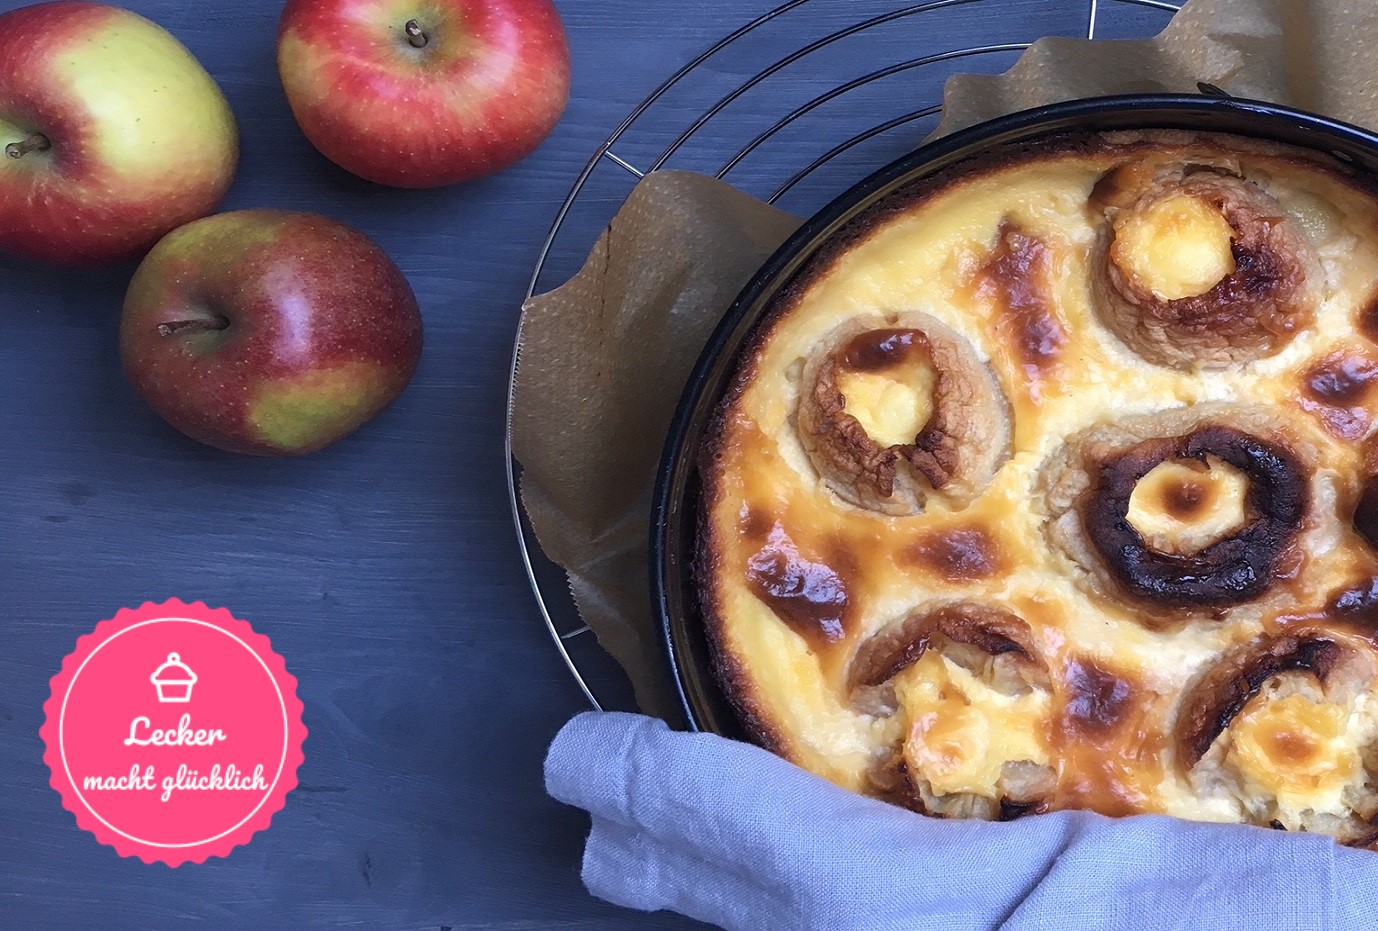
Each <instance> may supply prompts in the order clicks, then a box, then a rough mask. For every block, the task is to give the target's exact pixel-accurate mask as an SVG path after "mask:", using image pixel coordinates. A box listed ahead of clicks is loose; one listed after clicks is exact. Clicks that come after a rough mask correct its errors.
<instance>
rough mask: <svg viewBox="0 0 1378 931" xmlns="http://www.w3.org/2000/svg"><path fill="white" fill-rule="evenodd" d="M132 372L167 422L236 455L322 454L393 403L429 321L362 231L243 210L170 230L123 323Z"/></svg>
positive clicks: (146, 264)
mask: <svg viewBox="0 0 1378 931" xmlns="http://www.w3.org/2000/svg"><path fill="white" fill-rule="evenodd" d="M120 355H121V357H122V359H123V361H124V369H125V372H126V373H127V374H128V375H129V379H130V381H132V382H133V383H134V387H135V388H136V389H138V391H139V393H140V394H142V395H143V396H144V398H145V400H147V401H148V403H149V404H150V405H151V406H152V407H153V409H154V410H155V411H157V412H158V413H159V414H160V415H162V417H163V419H165V420H166V421H167V422H168V423H170V424H172V425H173V426H174V427H176V428H177V429H179V430H181V431H182V432H183V433H185V434H186V435H187V436H190V437H191V438H192V439H196V440H200V441H201V442H203V443H209V444H210V445H211V446H217V447H219V448H220V449H226V450H229V451H231V452H240V453H257V454H260V455H267V456H273V455H278V456H286V455H295V454H299V453H308V452H312V451H314V450H317V449H320V448H321V447H323V446H326V445H328V444H330V443H333V442H334V441H335V440H338V439H339V438H340V437H342V436H344V435H345V434H347V433H350V432H351V431H353V430H354V429H355V428H357V427H358V426H359V425H360V424H362V423H364V422H365V421H367V420H368V419H370V418H371V417H373V416H374V415H375V414H377V413H378V412H379V411H381V410H382V409H383V408H384V407H386V406H387V405H388V404H390V403H391V402H392V401H393V399H395V398H396V397H397V396H398V395H399V394H401V393H402V390H403V389H404V388H406V386H407V383H408V382H409V381H411V377H412V373H413V372H414V371H415V370H416V363H417V359H418V358H419V357H420V355H421V314H420V312H419V311H418V309H417V306H416V297H415V295H413V294H412V290H411V287H410V286H409V285H408V284H407V280H406V278H404V277H403V276H402V272H401V271H400V270H399V269H398V268H397V266H396V265H395V264H393V262H392V259H390V258H388V255H387V253H385V252H384V251H383V250H382V249H381V248H380V247H379V246H378V245H377V244H375V243H374V242H373V241H372V240H370V239H369V238H368V237H367V236H365V235H364V234H363V233H360V232H358V231H357V230H354V229H351V228H349V227H347V226H345V225H343V224H341V223H337V222H335V221H334V220H330V219H327V218H325V217H320V216H315V215H314V214H308V213H289V212H286V211H280V210H241V211H237V212H234V213H222V214H217V215H216V216H213V217H207V218H206V219H204V220H197V221H195V222H193V223H189V224H187V225H186V226H183V227H182V228H180V229H177V230H174V231H172V232H171V233H169V234H168V235H167V236H165V237H164V238H163V239H162V240H161V241H160V242H159V243H158V244H157V245H156V246H154V247H153V251H151V252H150V253H149V254H148V256H147V257H146V258H145V259H144V260H143V263H142V264H140V266H139V268H138V270H137V271H136V272H135V273H134V280H133V281H132V282H130V285H129V293H128V294H127V295H126V297H125V303H124V315H123V317H122V318H121V320H120Z"/></svg>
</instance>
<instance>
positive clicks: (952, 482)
mask: <svg viewBox="0 0 1378 931" xmlns="http://www.w3.org/2000/svg"><path fill="white" fill-rule="evenodd" d="M849 383H850V384H851V385H855V386H857V387H856V389H855V390H856V391H857V392H860V391H861V390H862V389H863V388H864V389H865V390H866V391H867V392H869V394H870V396H869V397H867V398H864V399H854V400H853V401H849V399H848V396H847V392H846V391H844V388H845V387H847V386H848V384H849ZM930 383H931V387H930ZM877 386H879V387H877ZM866 402H869V404H870V407H866ZM861 418H864V419H866V420H867V421H870V425H869V427H868V426H867V425H863V422H862V419H861ZM797 423H798V429H799V437H800V441H801V442H802V444H803V446H804V449H805V451H806V452H807V453H808V456H809V459H810V461H811V462H812V463H813V465H814V467H815V468H816V469H817V470H818V473H819V475H820V476H821V477H822V479H823V481H824V482H825V483H826V484H827V486H828V487H829V488H830V489H831V490H832V491H833V492H834V493H835V494H837V495H838V497H840V498H842V499H843V500H845V501H848V502H850V503H852V504H855V505H857V506H858V507H862V508H866V509H868V510H873V511H880V512H882V513H885V514H895V515H906V514H917V513H919V512H921V511H922V510H923V509H924V504H925V501H926V500H927V498H928V496H929V495H930V494H933V493H935V492H937V493H939V494H941V495H943V496H944V497H945V498H946V499H947V500H948V501H950V502H951V503H952V504H953V505H954V506H958V507H960V506H962V505H965V504H966V503H968V502H970V501H971V499H972V498H974V497H975V496H976V495H977V494H979V493H980V492H981V490H982V489H984V488H985V486H986V485H987V484H989V482H990V480H991V478H992V477H993V476H994V475H995V472H996V470H998V469H999V468H1000V466H1001V465H1002V464H1003V463H1004V461H1005V460H1006V459H1007V458H1008V456H1009V448H1010V435H1011V429H1010V406H1009V403H1008V401H1007V400H1006V399H1005V395H1004V393H1003V392H1002V391H1001V390H1000V385H999V384H998V382H997V381H996V380H995V376H994V375H993V374H992V372H991V370H990V368H989V367H988V366H987V365H986V364H985V363H984V362H982V361H981V360H980V359H979V358H977V356H976V353H975V352H974V351H973V350H972V348H971V346H970V345H969V344H968V343H967V341H966V340H965V339H964V338H963V337H962V336H961V335H960V334H958V333H956V332H955V331H953V330H952V329H950V328H948V327H946V326H944V325H943V324H942V323H939V322H938V321H937V320H935V319H933V318H932V317H930V316H928V315H926V314H920V313H905V314H898V315H892V316H889V317H865V318H858V319H854V320H851V321H848V322H847V323H844V324H842V325H841V326H839V327H838V328H837V329H836V330H834V331H833V332H832V333H831V334H829V336H828V337H827V338H826V339H824V340H823V341H822V343H821V345H820V346H819V348H818V350H817V351H815V352H814V354H813V355H812V356H811V357H810V359H809V360H808V363H807V364H806V365H805V366H804V372H803V382H802V386H801V390H800V398H799V412H798V421H797ZM872 431H873V432H875V433H877V434H879V435H877V436H873V435H872Z"/></svg>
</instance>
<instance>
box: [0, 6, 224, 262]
mask: <svg viewBox="0 0 1378 931" xmlns="http://www.w3.org/2000/svg"><path fill="white" fill-rule="evenodd" d="M31 139H41V140H43V142H44V143H46V144H45V145H43V146H42V147H41V148H34V149H32V150H30V151H27V152H23V154H21V155H19V156H18V157H16V156H15V155H14V154H10V153H7V152H6V151H5V150H6V149H7V147H9V146H10V145H13V144H19V145H21V146H22V145H24V144H25V143H26V141H27V140H31ZM15 151H18V150H11V153H13V152H15ZM238 155H239V148H238V134H237V131H236V128H235V122H234V115H233V114H232V113H231V111H230V106H229V104H228V103H227V102H226V100H225V96H224V95H223V94H222V93H221V91H220V88H219V87H218V86H217V85H216V83H215V81H214V80H212V78H211V77H210V75H209V74H207V73H206V71H205V69H204V68H202V67H201V65H200V64H199V63H198V62H197V61H196V59H195V58H194V57H192V55H191V53H190V52H189V51H187V49H186V47H185V46H183V45H182V44H181V43H180V42H179V41H177V39H176V38H174V37H173V36H172V35H171V34H170V33H168V32H167V31H166V30H164V29H163V28H162V27H160V26H158V25H157V24H155V23H152V22H150V21H149V20H147V19H144V18H143V17H141V16H139V15H137V14H135V13H131V12H129V11H128V10H122V9H119V8H116V7H111V6H106V5H104V4H99V3H84V2H67V0H62V2H55V3H42V4H38V5H36V6H30V7H23V8H21V9H17V10H13V11H11V12H9V13H4V14H0V251H4V252H8V253H12V254H15V255H19V256H22V257H25V258H28V259H33V260H37V261H45V262H53V263H58V264H63V265H87V264H103V263H108V262H113V261H117V260H120V259H127V258H132V257H135V256H137V255H139V254H141V253H142V252H144V251H145V250H147V249H148V248H149V247H150V246H152V245H153V244H154V243H155V242H157V241H158V239H159V238H160V237H161V236H162V235H164V234H165V233H167V232H168V231H169V230H172V229H174V228H176V227H178V226H180V225H182V224H183V223H186V222H188V221H189V220H194V219H196V218H198V217H202V216H205V215H206V214H208V213H210V212H211V211H212V210H214V209H215V207H216V205H217V204H219V203H220V201H221V199H222V198H223V197H224V196H225V193H226V191H227V190H228V189H229V186H230V183H231V181H232V180H233V179H234V173H235V167H236V163H237V161H238Z"/></svg>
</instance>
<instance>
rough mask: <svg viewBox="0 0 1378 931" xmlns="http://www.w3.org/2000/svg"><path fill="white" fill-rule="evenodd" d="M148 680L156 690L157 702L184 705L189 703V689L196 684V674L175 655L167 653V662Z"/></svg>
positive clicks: (154, 671)
mask: <svg viewBox="0 0 1378 931" xmlns="http://www.w3.org/2000/svg"><path fill="white" fill-rule="evenodd" d="M148 679H149V681H150V682H152V683H153V687H154V688H156V689H157V690H158V701H160V702H168V703H176V704H185V703H186V702H189V701H191V687H192V686H193V685H195V684H196V673H194V672H192V671H191V667H190V666H188V665H186V664H185V663H183V662H182V658H181V657H180V656H178V655H177V654H176V653H169V654H168V655H167V662H166V663H163V665H161V666H159V667H158V668H157V669H155V670H153V675H151V676H149V677H148Z"/></svg>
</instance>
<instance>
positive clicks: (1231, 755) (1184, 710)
mask: <svg viewBox="0 0 1378 931" xmlns="http://www.w3.org/2000/svg"><path fill="white" fill-rule="evenodd" d="M1375 684H1378V657H1375V655H1374V652H1373V649H1372V647H1371V646H1369V645H1367V644H1365V643H1363V642H1362V641H1359V640H1357V639H1355V638H1351V637H1348V636H1346V635H1343V634H1339V633H1337V632H1333V631H1326V630H1320V629H1298V630H1294V631H1292V632H1289V633H1285V634H1279V635H1269V636H1264V637H1261V638H1259V639H1258V640H1255V641H1253V642H1251V643H1246V644H1243V645H1241V646H1238V647H1236V648H1234V649H1233V650H1231V651H1229V652H1227V653H1226V654H1225V655H1224V656H1222V657H1221V658H1220V659H1219V660H1218V661H1217V662H1216V663H1215V664H1214V665H1213V666H1211V667H1210V668H1209V669H1207V670H1206V672H1205V674H1204V675H1202V676H1201V677H1200V678H1199V679H1198V680H1197V681H1196V683H1195V684H1194V685H1193V686H1191V688H1190V689H1189V690H1188V691H1187V692H1186V694H1185V695H1184V696H1183V699H1182V704H1181V706H1180V708H1179V710H1178V714H1177V722H1176V728H1175V731H1176V733H1175V743H1176V753H1177V762H1178V765H1179V766H1180V767H1181V769H1182V771H1183V773H1184V775H1185V776H1186V777H1187V779H1188V780H1189V781H1191V782H1192V783H1193V785H1194V786H1195V787H1196V788H1197V790H1198V791H1199V792H1201V793H1202V794H1203V795H1209V794H1217V795H1218V794H1222V793H1223V794H1226V795H1227V796H1228V795H1233V796H1235V797H1236V798H1237V799H1238V801H1239V802H1240V803H1241V805H1242V807H1243V808H1244V810H1245V812H1246V813H1247V816H1248V818H1249V819H1250V820H1252V821H1253V822H1254V823H1257V824H1271V825H1272V826H1274V827H1281V828H1286V829H1289V830H1307V831H1323V832H1325V833H1331V834H1335V835H1336V836H1338V837H1339V838H1340V839H1341V840H1346V839H1348V840H1349V841H1351V842H1356V841H1358V842H1362V841H1363V838H1364V837H1365V836H1366V835H1367V834H1369V833H1370V831H1371V825H1370V821H1371V820H1372V819H1373V817H1374V816H1375V815H1378V789H1375V786H1374V784H1373V763H1374V760H1373V752H1374V751H1373V747H1372V744H1373V739H1374V736H1375V734H1374V731H1375V725H1376V724H1378V721H1375V719H1374V713H1373V711H1372V709H1370V708H1368V704H1367V703H1364V702H1361V701H1360V696H1363V695H1364V694H1365V693H1366V692H1369V691H1371V690H1372V689H1373V687H1374V686H1375Z"/></svg>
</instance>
